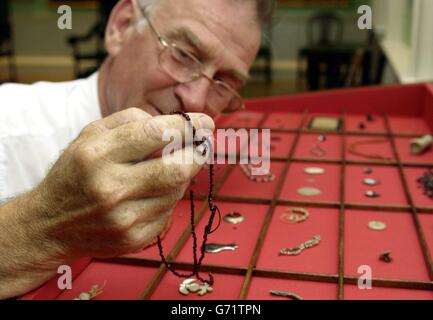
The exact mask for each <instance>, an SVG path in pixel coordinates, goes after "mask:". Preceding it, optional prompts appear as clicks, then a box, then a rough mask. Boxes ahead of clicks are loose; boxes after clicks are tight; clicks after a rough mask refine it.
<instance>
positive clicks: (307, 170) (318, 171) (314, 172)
mask: <svg viewBox="0 0 433 320" xmlns="http://www.w3.org/2000/svg"><path fill="white" fill-rule="evenodd" d="M304 172H305V173H306V174H310V175H320V174H324V173H325V169H323V168H319V167H308V168H305V169H304Z"/></svg>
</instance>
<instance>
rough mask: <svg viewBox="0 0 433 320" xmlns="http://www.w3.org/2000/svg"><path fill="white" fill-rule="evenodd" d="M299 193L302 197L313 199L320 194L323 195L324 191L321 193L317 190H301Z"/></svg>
mask: <svg viewBox="0 0 433 320" xmlns="http://www.w3.org/2000/svg"><path fill="white" fill-rule="evenodd" d="M298 193H299V194H300V195H301V196H305V197H313V196H318V195H319V194H322V191H320V190H319V189H317V188H307V187H304V188H299V189H298Z"/></svg>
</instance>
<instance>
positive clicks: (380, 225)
mask: <svg viewBox="0 0 433 320" xmlns="http://www.w3.org/2000/svg"><path fill="white" fill-rule="evenodd" d="M368 228H369V229H370V230H374V231H383V230H385V229H386V224H385V223H384V222H382V221H370V222H369V223H368Z"/></svg>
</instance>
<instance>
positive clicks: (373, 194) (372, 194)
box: [365, 190, 380, 198]
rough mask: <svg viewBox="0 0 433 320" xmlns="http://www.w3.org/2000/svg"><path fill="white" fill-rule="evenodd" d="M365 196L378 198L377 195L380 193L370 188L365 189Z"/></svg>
mask: <svg viewBox="0 0 433 320" xmlns="http://www.w3.org/2000/svg"><path fill="white" fill-rule="evenodd" d="M365 196H366V197H368V198H379V197H380V194H379V193H377V192H376V191H371V190H369V191H367V192H366V193H365Z"/></svg>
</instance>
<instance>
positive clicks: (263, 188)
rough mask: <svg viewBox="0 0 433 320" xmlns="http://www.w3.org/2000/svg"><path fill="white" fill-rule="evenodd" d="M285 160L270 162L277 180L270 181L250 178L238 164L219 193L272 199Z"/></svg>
mask: <svg viewBox="0 0 433 320" xmlns="http://www.w3.org/2000/svg"><path fill="white" fill-rule="evenodd" d="M283 166H284V162H280V161H272V162H271V163H270V170H271V172H272V173H273V174H275V180H274V181H273V182H269V183H257V182H253V181H251V180H249V179H248V178H247V177H246V176H245V174H244V173H243V172H242V170H241V169H240V167H239V165H236V166H235V167H234V168H233V170H232V172H231V173H230V175H229V177H228V178H227V180H226V182H225V183H224V185H223V186H222V188H221V191H220V192H218V195H225V196H238V197H255V198H261V199H272V197H273V196H274V193H275V189H276V186H277V183H278V179H279V178H280V177H281V173H282V171H283Z"/></svg>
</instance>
